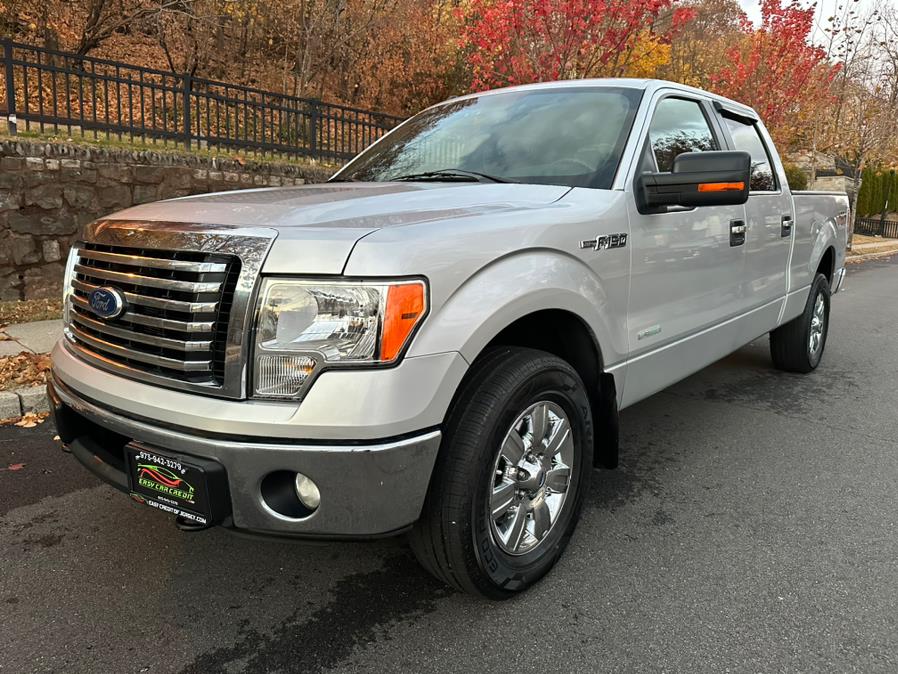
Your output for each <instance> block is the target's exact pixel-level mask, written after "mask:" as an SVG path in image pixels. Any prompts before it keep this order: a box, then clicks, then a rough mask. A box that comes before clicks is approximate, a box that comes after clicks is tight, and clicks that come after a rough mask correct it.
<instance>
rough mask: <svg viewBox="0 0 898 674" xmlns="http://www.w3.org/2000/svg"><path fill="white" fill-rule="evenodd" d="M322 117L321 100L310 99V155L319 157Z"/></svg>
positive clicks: (314, 157) (313, 157)
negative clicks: (319, 126)
mask: <svg viewBox="0 0 898 674" xmlns="http://www.w3.org/2000/svg"><path fill="white" fill-rule="evenodd" d="M320 118H321V101H319V100H318V99H317V98H313V99H312V100H311V101H309V155H310V156H311V157H312V159H318V125H319V123H320Z"/></svg>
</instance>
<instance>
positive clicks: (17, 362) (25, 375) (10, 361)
mask: <svg viewBox="0 0 898 674" xmlns="http://www.w3.org/2000/svg"><path fill="white" fill-rule="evenodd" d="M49 374H50V354H48V353H29V352H28V351H22V352H21V353H19V354H18V355H15V356H3V357H2V358H0V391H6V390H9V389H16V388H22V387H23V386H34V385H39V384H46V383H47V376H48V375H49Z"/></svg>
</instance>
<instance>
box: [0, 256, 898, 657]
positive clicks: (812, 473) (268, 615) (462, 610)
mask: <svg viewBox="0 0 898 674" xmlns="http://www.w3.org/2000/svg"><path fill="white" fill-rule="evenodd" d="M895 297H898V257H896V258H892V259H890V260H877V261H872V262H868V263H864V264H861V265H857V266H854V267H852V269H851V271H850V275H849V277H848V279H847V281H846V288H845V291H844V292H843V293H841V294H839V295H838V296H837V297H836V298H835V299H834V301H833V320H832V327H831V332H830V338H829V343H828V346H827V352H826V355H825V356H824V361H823V363H822V365H821V367H820V369H819V370H818V371H817V372H815V373H814V374H812V375H809V376H797V375H788V374H783V373H779V372H776V371H774V370H773V369H772V368H771V365H770V361H769V358H768V355H767V343H766V339H764V340H758V341H757V342H755V343H753V344H751V345H749V346H747V347H745V348H743V349H741V350H740V351H739V352H738V353H736V354H734V355H733V356H730V357H729V358H726V359H725V360H723V361H721V362H719V363H717V364H715V365H713V366H711V367H709V368H707V369H705V370H703V371H702V372H700V373H698V374H697V375H695V376H693V377H691V378H689V379H688V380H686V381H684V382H681V383H680V384H678V385H676V386H675V387H673V388H671V389H669V390H667V391H665V392H662V393H660V394H658V395H656V396H653V397H652V398H650V399H649V400H646V401H644V402H643V403H640V404H639V405H636V406H634V407H632V408H630V409H628V410H626V411H625V412H624V413H623V414H622V420H621V422H622V433H623V454H622V461H621V467H620V468H619V469H618V470H616V471H600V472H599V473H597V474H596V476H595V478H596V479H595V480H594V481H593V487H592V492H591V494H590V495H589V498H588V499H587V505H586V507H585V512H584V515H583V517H582V519H581V522H580V525H579V527H578V529H577V532H576V534H575V535H574V538H573V540H572V542H571V546H570V547H569V549H568V551H567V553H566V555H565V556H564V557H563V559H562V561H561V562H560V564H559V565H558V567H557V568H556V569H555V570H554V571H553V572H552V573H551V574H550V575H549V576H547V577H546V578H545V579H544V580H543V581H542V582H541V583H540V584H539V585H537V586H536V587H535V588H533V589H532V590H531V591H529V592H528V593H527V594H525V595H524V596H522V597H520V598H517V599H514V600H511V601H508V602H505V603H501V604H495V603H488V602H484V601H481V600H478V599H474V598H471V597H468V596H464V595H460V594H456V593H453V592H450V591H449V590H447V589H445V588H443V587H442V586H440V585H439V584H438V583H437V582H435V581H433V580H431V579H430V578H429V577H428V576H427V575H426V574H425V573H424V572H423V571H421V570H419V568H418V567H417V565H416V564H415V562H414V560H413V558H412V557H411V555H410V554H409V552H408V551H407V549H406V548H405V546H404V545H403V543H402V541H397V540H393V541H381V542H377V543H365V544H328V545H308V544H302V545H300V544H292V543H284V542H277V541H260V540H254V539H246V538H240V537H237V536H234V535H232V534H229V533H227V532H224V531H220V530H213V531H207V532H202V533H194V534H184V533H181V532H179V531H177V530H176V529H175V528H174V526H173V525H172V523H171V522H170V521H168V519H167V518H166V517H164V516H162V515H160V514H159V513H157V512H155V511H152V510H151V509H149V508H144V507H141V506H138V505H137V504H134V503H132V502H130V501H129V500H128V499H127V498H125V497H123V496H122V495H120V494H119V493H118V492H115V491H114V490H113V489H112V488H110V487H106V486H101V485H99V484H98V483H97V481H96V480H95V479H94V478H93V477H92V476H91V475H90V474H89V473H87V471H85V470H84V469H82V468H81V467H80V466H78V465H77V464H76V462H75V461H74V460H73V459H72V458H71V457H70V456H68V455H65V454H63V453H62V452H60V451H59V449H58V446H57V445H56V443H55V442H54V441H53V440H52V437H53V429H52V428H51V426H50V424H49V423H47V424H44V425H43V426H41V427H39V428H38V429H30V430H28V429H19V428H4V429H0V569H2V571H0V635H2V639H0V672H16V673H18V672H28V671H78V672H81V671H98V672H99V671H116V672H176V671H186V672H204V673H205V672H218V671H228V672H240V671H247V672H269V671H281V672H284V671H298V672H316V671H326V670H331V669H333V670H339V671H348V672H354V671H359V672H362V671H372V672H375V671H376V672H383V671H397V670H410V671H416V672H437V671H439V672H456V671H457V672H471V671H476V672H480V671H495V672H506V671H517V672H544V671H605V670H628V671H633V670H642V671H687V672H694V671H752V672H760V671H774V670H775V671H832V672H850V671H859V672H872V671H882V672H894V671H898V611H896V608H898V524H896V522H898V488H896V484H898V441H896V438H898V414H896V409H898V386H896V373H898V340H896V339H895V326H896V325H898V302H895V299H894V298H895ZM19 464H24V466H19ZM10 467H12V468H16V467H18V469H12V470H11V469H10Z"/></svg>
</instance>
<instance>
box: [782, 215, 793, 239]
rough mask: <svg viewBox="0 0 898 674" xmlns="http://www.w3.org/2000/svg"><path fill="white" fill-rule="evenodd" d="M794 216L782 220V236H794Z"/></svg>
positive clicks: (787, 216)
mask: <svg viewBox="0 0 898 674" xmlns="http://www.w3.org/2000/svg"><path fill="white" fill-rule="evenodd" d="M792 222H793V221H792V216H791V215H784V216H783V219H782V223H783V224H782V226H781V227H780V236H782V237H785V236H792Z"/></svg>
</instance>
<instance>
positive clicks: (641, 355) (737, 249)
mask: <svg viewBox="0 0 898 674" xmlns="http://www.w3.org/2000/svg"><path fill="white" fill-rule="evenodd" d="M650 119H651V121H650V123H649V125H648V128H647V129H645V130H644V131H643V133H644V136H645V144H644V151H643V159H642V163H641V166H640V167H639V168H638V170H639V171H640V172H646V171H650V172H651V171H661V172H665V171H670V170H671V167H672V165H673V160H674V157H676V156H677V155H678V154H681V153H683V152H705V151H710V150H720V149H723V147H724V144H723V143H722V142H721V133H722V130H721V128H720V127H719V126H718V124H717V122H716V118H715V117H714V111H713V109H712V108H711V107H710V104H709V103H708V101H707V100H705V99H702V98H698V97H696V98H690V97H688V95H687V96H684V95H682V94H680V93H677V94H675V95H671V94H664V93H663V92H661V93H659V94H657V95H656V100H655V101H654V112H653V113H652V116H651V118H650ZM628 189H630V190H631V191H632V189H633V183H632V181H631V182H630V187H628ZM629 196H630V198H629V199H628V209H629V215H630V227H631V236H630V245H631V248H632V275H631V281H630V302H629V325H628V334H629V347H630V357H629V366H628V369H627V379H626V385H625V388H624V396H623V397H624V400H623V404H625V405H626V404H630V403H632V402H636V401H637V400H640V399H642V398H644V397H646V396H648V395H651V394H652V393H654V392H656V391H658V390H660V389H662V388H664V387H665V386H668V385H669V384H670V383H672V382H674V381H677V380H678V379H681V378H682V377H685V376H687V375H688V374H690V373H691V372H694V371H696V370H698V369H700V368H701V367H704V366H705V365H707V364H709V363H711V362H713V361H714V360H716V359H717V358H720V357H722V356H724V355H726V354H727V353H729V352H730V351H731V350H732V340H731V339H730V337H729V336H728V335H727V334H725V331H723V333H721V332H720V331H715V330H714V328H715V327H718V326H720V325H721V324H722V323H724V322H726V321H727V320H728V319H730V318H732V317H733V316H735V315H737V314H738V313H740V312H741V311H744V309H745V307H744V305H745V297H744V295H743V289H742V281H743V276H744V257H745V247H744V245H743V244H742V240H743V239H742V237H741V236H739V231H740V230H739V227H740V226H741V225H744V219H745V209H744V207H743V206H704V207H701V208H689V209H686V208H669V209H668V210H667V211H666V212H662V213H651V214H642V213H639V211H638V210H637V207H636V199H635V196H634V195H633V194H630V195H629ZM711 333H714V334H711Z"/></svg>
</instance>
